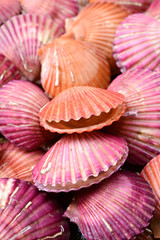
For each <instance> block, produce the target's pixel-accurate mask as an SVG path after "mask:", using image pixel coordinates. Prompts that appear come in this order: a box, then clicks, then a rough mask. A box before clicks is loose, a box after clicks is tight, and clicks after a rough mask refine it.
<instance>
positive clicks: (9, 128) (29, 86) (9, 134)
mask: <svg viewBox="0 0 160 240" xmlns="http://www.w3.org/2000/svg"><path fill="white" fill-rule="evenodd" d="M48 102H49V99H48V97H47V96H46V95H45V94H44V92H43V91H42V90H41V89H40V88H39V87H38V86H36V85H35V84H33V83H31V82H29V81H24V80H21V81H19V80H13V81H10V82H8V83H7V84H5V85H3V86H2V87H1V88H0V132H1V133H2V134H3V135H4V136H5V137H6V138H7V139H8V140H9V141H10V142H12V143H13V144H15V145H16V146H18V147H21V148H23V149H26V150H34V149H37V148H40V147H41V146H42V145H43V144H44V143H46V142H47V141H49V140H51V139H55V137H57V134H52V133H50V132H49V131H46V130H45V129H44V128H43V127H41V126H40V123H39V116H38V113H39V110H40V109H41V108H42V107H43V106H44V105H45V104H46V103H48Z"/></svg>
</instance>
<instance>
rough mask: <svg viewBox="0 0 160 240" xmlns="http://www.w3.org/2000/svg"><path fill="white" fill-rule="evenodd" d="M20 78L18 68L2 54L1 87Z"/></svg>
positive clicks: (0, 65)
mask: <svg viewBox="0 0 160 240" xmlns="http://www.w3.org/2000/svg"><path fill="white" fill-rule="evenodd" d="M20 78H21V74H20V72H19V70H18V68H17V67H16V66H15V65H14V64H13V63H12V62H11V61H10V60H9V59H7V58H6V57H5V56H4V55H2V54H0V87H1V86H2V85H3V84H5V83H7V82H9V81H11V80H13V79H20Z"/></svg>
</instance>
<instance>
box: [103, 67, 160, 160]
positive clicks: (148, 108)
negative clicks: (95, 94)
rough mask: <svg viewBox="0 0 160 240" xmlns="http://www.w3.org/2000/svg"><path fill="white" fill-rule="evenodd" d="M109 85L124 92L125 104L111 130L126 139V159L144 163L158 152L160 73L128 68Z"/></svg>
mask: <svg viewBox="0 0 160 240" xmlns="http://www.w3.org/2000/svg"><path fill="white" fill-rule="evenodd" d="M108 89H109V90H111V91H116V92H119V93H121V94H123V95H124V96H125V98H126V100H125V102H126V105H127V109H126V112H125V114H124V116H123V117H121V119H120V121H119V122H117V123H115V124H113V126H112V129H111V132H112V133H115V134H116V135H117V134H118V135H119V136H121V137H123V138H125V139H126V140H127V142H128V146H129V157H128V159H127V161H130V162H131V163H133V164H140V165H145V164H146V163H147V162H148V161H149V160H151V159H152V158H153V157H155V156H156V155H158V154H159V153H160V133H159V130H158V129H159V128H160V114H159V112H160V97H159V95H160V75H159V74H158V73H156V72H152V71H150V70H147V69H144V70H142V69H131V70H128V71H126V72H125V73H123V74H121V75H119V76H118V77H117V78H116V79H114V81H113V82H112V83H111V84H110V86H109V88H108ZM106 130H107V128H106Z"/></svg>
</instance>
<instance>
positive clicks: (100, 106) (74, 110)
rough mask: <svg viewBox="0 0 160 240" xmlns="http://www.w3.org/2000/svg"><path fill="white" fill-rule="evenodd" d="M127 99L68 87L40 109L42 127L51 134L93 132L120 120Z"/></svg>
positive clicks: (85, 88)
mask: <svg viewBox="0 0 160 240" xmlns="http://www.w3.org/2000/svg"><path fill="white" fill-rule="evenodd" d="M124 100H125V99H124V96H123V95H122V94H119V93H116V92H112V91H108V90H105V89H101V88H95V87H86V86H83V87H80V86H79V87H72V88H68V89H66V90H64V91H63V92H61V93H60V94H59V95H57V96H56V97H55V98H53V99H52V100H51V101H50V102H49V103H48V104H46V105H45V106H44V107H43V108H42V109H41V110H40V113H39V117H40V124H41V125H42V126H43V127H44V128H45V129H47V130H50V131H51V132H58V133H70V134H71V133H74V132H78V133H82V132H84V131H87V132H90V131H93V130H96V129H100V128H102V127H104V126H106V125H110V124H112V122H114V121H117V120H118V119H119V118H120V117H121V115H123V114H124V112H125V109H126V106H125V104H124Z"/></svg>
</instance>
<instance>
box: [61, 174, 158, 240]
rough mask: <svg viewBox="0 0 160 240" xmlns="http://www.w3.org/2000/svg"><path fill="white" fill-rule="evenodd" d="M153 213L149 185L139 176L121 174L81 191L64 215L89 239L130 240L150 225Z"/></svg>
mask: <svg viewBox="0 0 160 240" xmlns="http://www.w3.org/2000/svg"><path fill="white" fill-rule="evenodd" d="M153 211H154V197H153V193H152V190H151V188H150V186H149V184H148V183H147V182H146V181H145V180H144V179H143V178H142V177H140V176H138V175H137V174H136V173H132V172H121V171H120V172H117V173H114V174H113V175H112V176H111V177H110V178H108V179H105V180H104V181H102V182H101V183H99V184H97V185H94V186H92V187H90V188H88V189H83V190H80V191H77V192H76V193H75V197H74V198H73V200H72V202H71V204H70V205H69V207H68V208H67V210H66V212H65V213H64V216H66V217H69V218H70V221H72V222H75V223H77V225H78V226H79V228H80V230H81V232H82V234H83V235H84V237H85V238H87V240H100V239H114V240H120V239H128V240H129V239H131V238H132V237H134V236H135V235H137V234H139V233H141V232H143V229H145V228H146V227H147V226H148V224H149V222H150V220H151V218H152V216H153Z"/></svg>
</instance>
